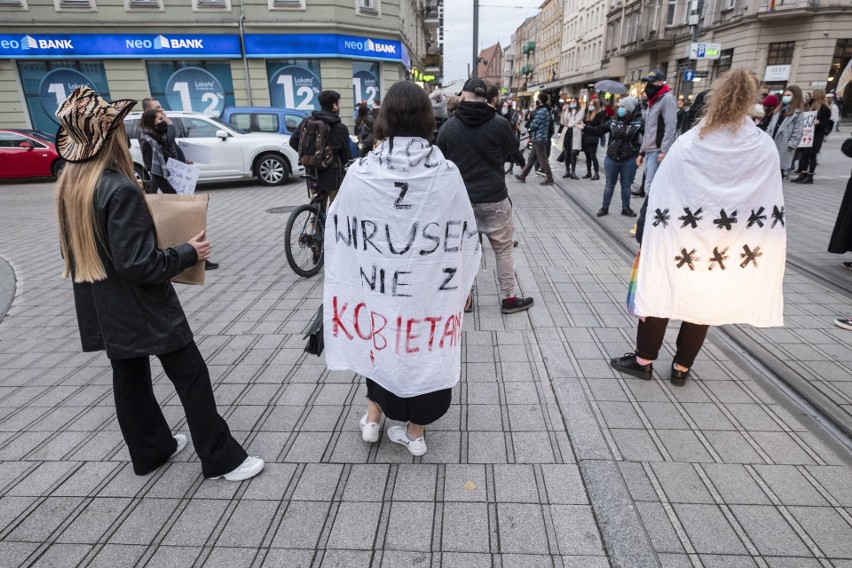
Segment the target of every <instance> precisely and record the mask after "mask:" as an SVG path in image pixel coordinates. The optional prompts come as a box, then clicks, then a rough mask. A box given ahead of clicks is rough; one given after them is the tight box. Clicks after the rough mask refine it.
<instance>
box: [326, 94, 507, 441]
mask: <svg viewBox="0 0 852 568" xmlns="http://www.w3.org/2000/svg"><path fill="white" fill-rule="evenodd" d="M492 114H493V111H492ZM504 122H505V121H504ZM373 128H374V133H375V136H376V139H377V140H378V141H379V145H378V146H377V147H376V149H375V150H373V151H372V152H370V153H368V154H367V155H366V156H364V157H363V158H361V159H360V160H358V161H356V162H355V163H354V164H352V165H351V166H350V167H349V173H348V174H347V175H346V177H345V178H344V180H343V184H342V185H341V186H340V191H339V192H338V195H337V199H335V200H334V202H333V203H332V205H331V207H330V208H329V210H328V216H327V218H326V226H325V234H326V240H325V289H324V292H323V306H324V316H323V326H324V334H323V340H324V343H325V355H326V365H327V366H328V368H329V369H332V370H349V371H354V372H356V373H358V374H360V375H363V376H364V377H366V383H367V412H366V414H364V416H363V417H362V418H361V421H360V426H361V437H362V439H363V440H364V441H366V442H370V443H373V442H377V441H378V440H379V432H380V429H381V423H382V416H383V415H384V416H386V417H387V418H389V419H391V420H398V421H402V422H406V423H407V424H402V425H395V426H391V427H390V428H388V429H387V436H388V439H390V441H392V442H395V443H397V444H401V445H403V446H405V447H406V448H407V449H408V451H409V452H411V453H412V454H413V455H415V456H422V455H423V454H425V453H426V438H425V427H426V426H427V425H428V424H431V423H433V422H435V421H436V420H438V419H439V418H440V417H441V416H443V415H444V414H445V413H446V412H447V410H448V409H449V407H450V402H451V400H452V395H451V389H452V387H453V385H455V384H456V383H457V382H458V381H459V375H460V372H461V332H462V320H463V310H464V304H465V299H466V298H467V295H468V292H469V291H470V289H471V287H472V286H473V279H474V277H475V276H476V272H477V270H478V269H479V260H480V257H481V254H482V253H481V249H480V245H479V236H478V233H477V229H476V219H475V217H474V214H473V209H472V207H471V205H470V200H469V199H468V196H467V191H466V189H465V185H464V181H463V180H462V177H461V174H460V173H459V170H458V168H456V166H455V165H454V164H453V163H452V162H449V161H448V160H447V159H446V158H444V155H443V154H442V153H441V150H440V149H438V147H436V146H430V145H429V141H428V140H429V137H431V136H432V133H433V131H434V129H435V118H434V115H433V113H432V104H431V102H430V101H429V97H428V96H427V95H426V93H425V91H423V89H422V88H420V87H419V86H417V85H416V84H415V83H412V82H409V81H400V82H398V83H395V84H394V85H392V86H391V88H390V89H388V92H387V95H386V96H385V99H384V104H383V105H382V109H381V112H380V113H379V115H378V117H377V118H376V123H375V125H374V127H373ZM506 128H507V129H508V128H509V126H508V124H507V125H506ZM510 246H511V245H510Z"/></svg>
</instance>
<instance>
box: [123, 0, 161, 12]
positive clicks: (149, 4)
mask: <svg viewBox="0 0 852 568" xmlns="http://www.w3.org/2000/svg"><path fill="white" fill-rule="evenodd" d="M124 9H125V10H128V11H130V10H155V11H161V10H163V3H162V0H124Z"/></svg>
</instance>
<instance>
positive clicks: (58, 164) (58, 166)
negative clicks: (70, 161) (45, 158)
mask: <svg viewBox="0 0 852 568" xmlns="http://www.w3.org/2000/svg"><path fill="white" fill-rule="evenodd" d="M64 167H65V160H56V161H55V162H53V164H51V166H50V173H51V174H53V177H55V178H58V177H59V174H61V173H62V169H63V168H64Z"/></svg>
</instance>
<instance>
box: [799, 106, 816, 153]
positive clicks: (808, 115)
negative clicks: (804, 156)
mask: <svg viewBox="0 0 852 568" xmlns="http://www.w3.org/2000/svg"><path fill="white" fill-rule="evenodd" d="M816 115H817V113H816V111H808V112H803V113H802V140H801V142H799V148H812V147H813V145H814V130H815V127H816V124H814V122H815V121H816Z"/></svg>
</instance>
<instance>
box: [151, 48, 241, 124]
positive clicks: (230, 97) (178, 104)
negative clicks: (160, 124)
mask: <svg viewBox="0 0 852 568" xmlns="http://www.w3.org/2000/svg"><path fill="white" fill-rule="evenodd" d="M148 82H149V84H150V86H151V96H152V97H153V98H155V99H157V100H159V101H160V104H161V105H163V108H164V109H165V110H167V111H169V110H177V111H185V112H202V113H204V114H206V115H208V116H219V115H220V114H222V111H223V110H224V109H225V107H226V106H235V104H236V103H235V101H234V81H233V79H232V78H231V65H230V63H227V62H221V63H218V62H202V61H149V62H148Z"/></svg>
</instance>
